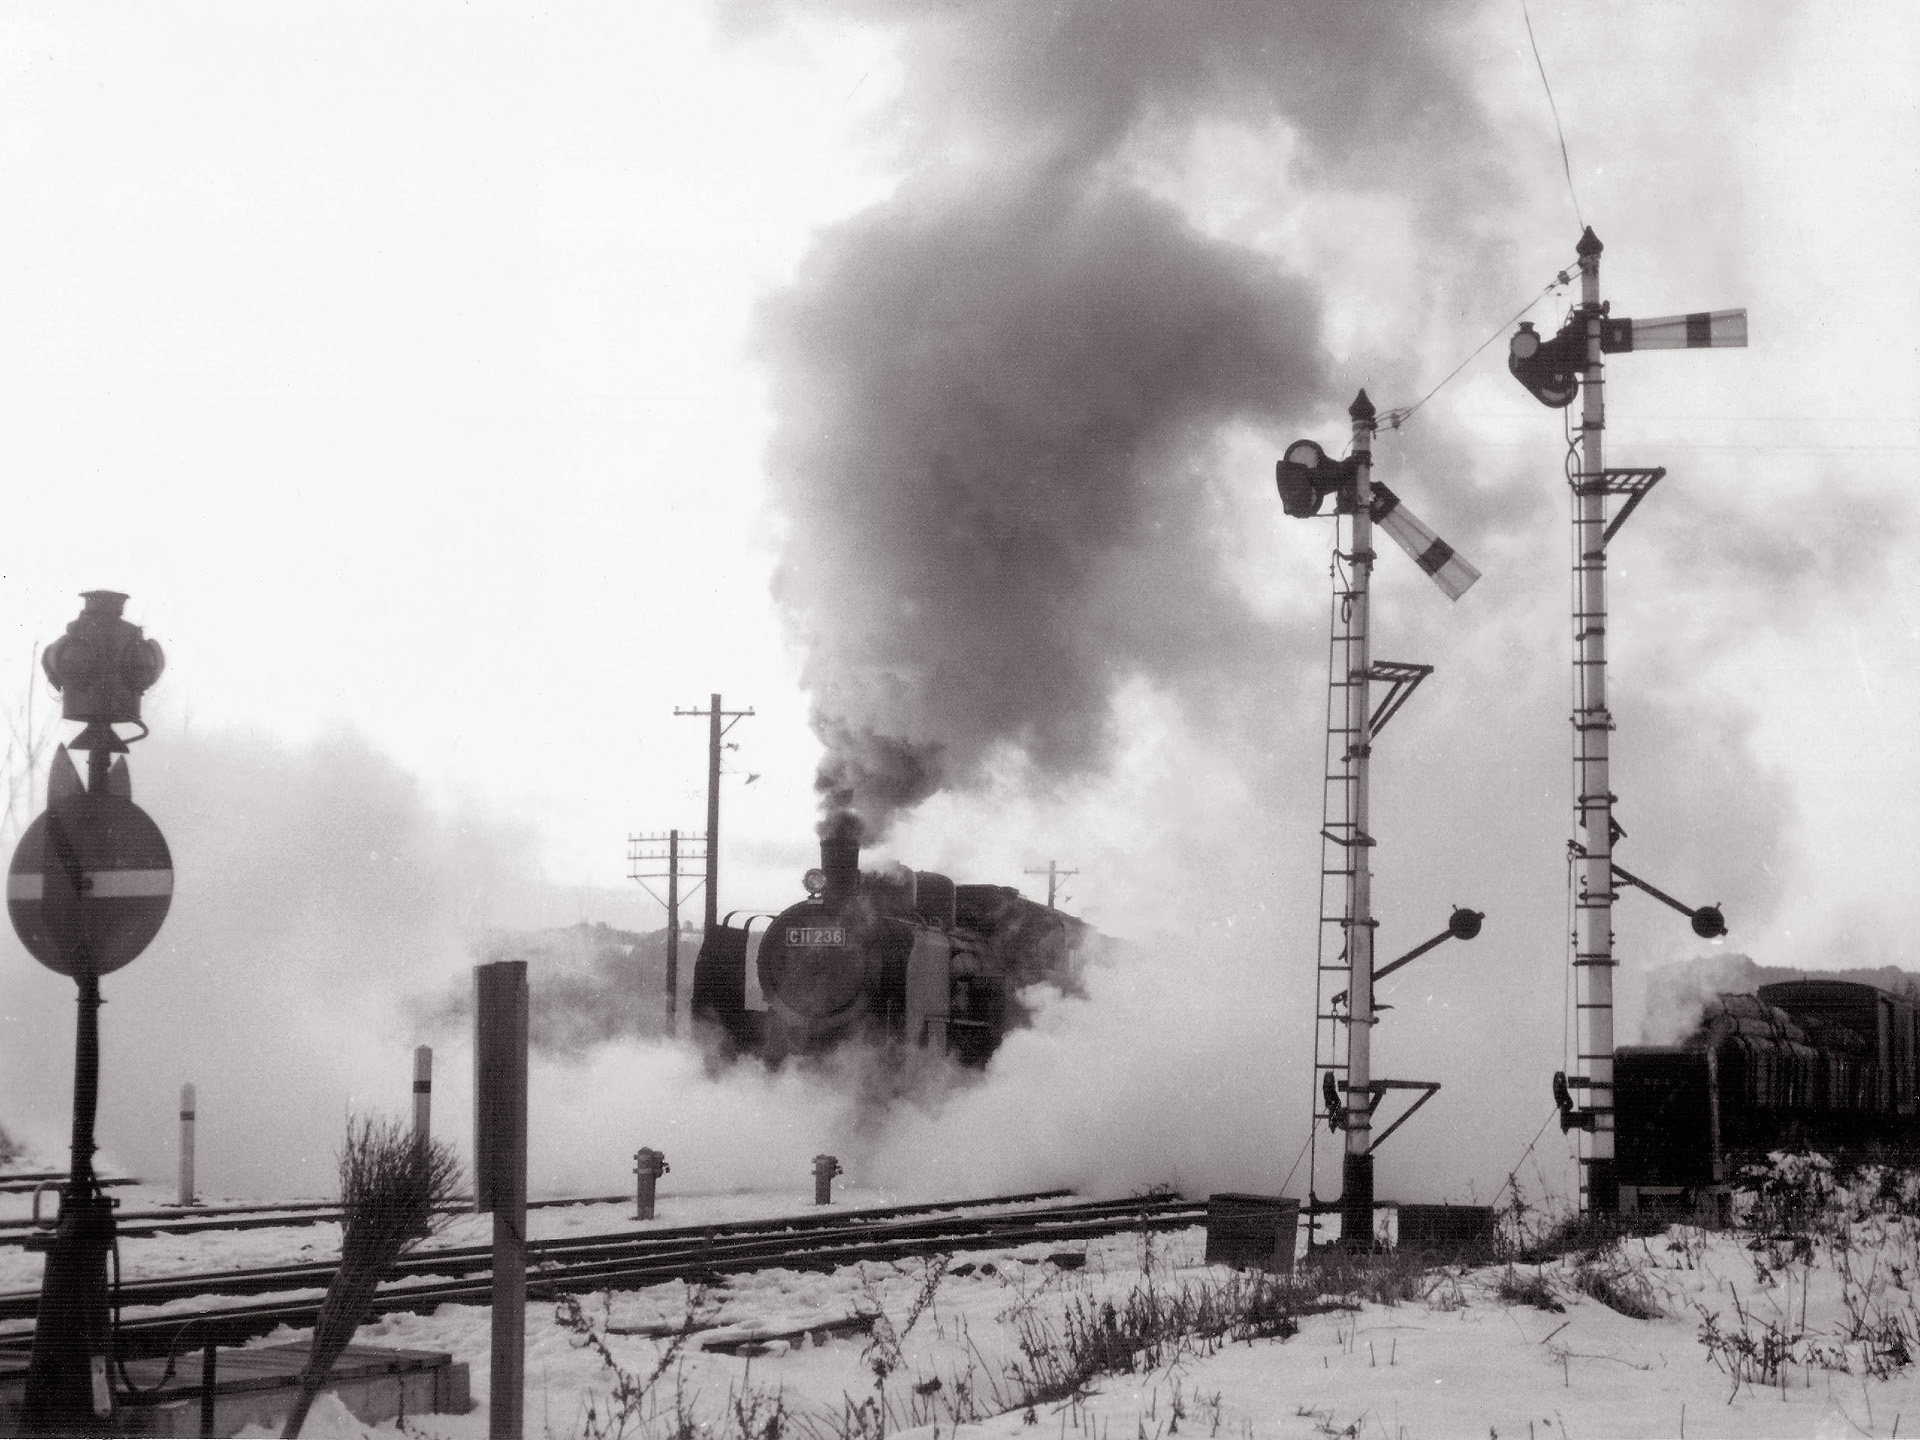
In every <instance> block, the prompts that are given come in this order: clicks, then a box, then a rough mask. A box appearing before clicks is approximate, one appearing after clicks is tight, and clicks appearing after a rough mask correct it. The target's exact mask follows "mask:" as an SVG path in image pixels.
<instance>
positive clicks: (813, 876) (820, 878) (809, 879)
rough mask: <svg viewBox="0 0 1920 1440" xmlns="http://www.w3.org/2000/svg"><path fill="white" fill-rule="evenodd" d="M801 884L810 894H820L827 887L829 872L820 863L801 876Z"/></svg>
mask: <svg viewBox="0 0 1920 1440" xmlns="http://www.w3.org/2000/svg"><path fill="white" fill-rule="evenodd" d="M800 884H801V886H802V887H803V888H804V889H805V890H806V892H807V894H809V895H818V894H819V893H820V892H821V891H823V890H825V889H826V888H827V872H826V871H824V870H822V869H821V868H820V867H819V866H818V865H816V866H814V867H813V869H811V870H809V871H807V873H806V874H805V875H803V876H801V877H800Z"/></svg>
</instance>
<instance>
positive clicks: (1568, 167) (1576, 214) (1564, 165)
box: [1520, 0, 1587, 230]
mask: <svg viewBox="0 0 1920 1440" xmlns="http://www.w3.org/2000/svg"><path fill="white" fill-rule="evenodd" d="M1520 18H1521V19H1522V20H1524V21H1526V22H1527V44H1528V45H1529V46H1531V47H1532V48H1533V63H1534V67H1535V68H1536V69H1538V70H1539V72H1540V84H1541V86H1542V87H1543V88H1544V89H1545V90H1546V92H1547V109H1548V110H1550V111H1552V112H1553V133H1554V134H1555V135H1557V136H1559V137H1560V168H1561V169H1562V170H1563V171H1565V172H1566V176H1567V198H1568V199H1569V200H1571V201H1573V218H1574V219H1576V220H1578V221H1579V222H1580V228H1581V229H1582V230H1585V229H1586V228H1587V220H1586V217H1585V216H1584V215H1582V214H1581V213H1580V197H1579V196H1578V195H1577V194H1575V193H1574V189H1573V162H1572V161H1571V160H1569V159H1567V132H1566V131H1565V130H1562V129H1561V128H1560V107H1559V106H1558V105H1556V104H1554V103H1553V86H1551V85H1549V84H1548V83H1547V67H1546V65H1545V63H1544V62H1542V61H1541V59H1540V42H1539V41H1537V40H1535V39H1534V38H1533V16H1531V15H1529V14H1528V13H1527V0H1520Z"/></svg>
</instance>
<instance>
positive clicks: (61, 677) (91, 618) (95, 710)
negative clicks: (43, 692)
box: [40, 590, 167, 750]
mask: <svg viewBox="0 0 1920 1440" xmlns="http://www.w3.org/2000/svg"><path fill="white" fill-rule="evenodd" d="M81 598H82V599H83V600H85V601H86V605H85V607H84V608H83V609H82V610H81V611H80V617H79V618H78V619H77V620H75V621H74V622H73V623H72V624H70V625H68V626H67V633H66V634H65V635H62V636H61V637H60V638H59V639H58V640H55V641H54V642H53V643H52V644H51V645H49V646H47V648H46V651H45V652H44V653H43V654H42V655H41V657H40V665H41V668H42V669H44V670H45V671H46V672H47V679H48V680H49V681H50V682H52V685H53V688H54V689H55V690H57V691H59V692H60V714H61V716H62V717H63V718H64V719H67V720H83V721H85V722H86V725H87V728H86V730H85V731H84V732H83V733H82V734H81V735H80V737H79V738H77V739H76V740H75V741H74V742H73V743H74V744H75V745H76V746H78V747H79V748H80V749H83V750H92V749H97V748H100V749H106V750H125V749H126V748H127V747H126V743H125V742H124V741H122V740H121V739H119V737H117V736H116V735H114V733H113V730H112V728H111V727H112V726H114V725H115V724H123V723H124V724H129V725H139V724H141V723H142V722H141V719H140V697H141V696H142V695H143V694H145V693H146V691H147V690H148V689H149V688H150V687H151V686H152V685H153V683H154V681H156V680H158V679H159V678H160V672H161V671H162V670H164V669H166V663H167V661H166V656H165V655H164V654H163V653H162V652H161V649H160V643H159V642H158V641H157V640H149V639H147V638H145V636H143V635H142V634H141V632H140V627H139V626H138V625H135V624H132V623H131V622H129V621H127V620H123V619H122V618H121V616H120V612H121V610H122V609H123V608H124V607H125V606H126V603H127V597H126V596H125V595H122V594H121V593H120V592H119V591H117V590H89V591H87V592H86V593H85V594H84V595H83V596H82V597H81Z"/></svg>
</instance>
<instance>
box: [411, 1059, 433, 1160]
mask: <svg viewBox="0 0 1920 1440" xmlns="http://www.w3.org/2000/svg"><path fill="white" fill-rule="evenodd" d="M413 1138H414V1140H415V1141H417V1142H418V1143H419V1144H422V1145H425V1144H426V1143H427V1142H428V1141H429V1140H431V1139H433V1047H432V1046H431V1045H421V1046H419V1047H417V1048H416V1049H415V1050H414V1052H413Z"/></svg>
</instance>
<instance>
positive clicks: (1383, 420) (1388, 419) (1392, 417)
mask: <svg viewBox="0 0 1920 1440" xmlns="http://www.w3.org/2000/svg"><path fill="white" fill-rule="evenodd" d="M1571 279H1572V274H1571V272H1570V271H1567V270H1562V271H1560V272H1559V274H1557V275H1555V276H1554V277H1553V279H1552V280H1550V281H1548V282H1547V284H1546V285H1545V286H1544V287H1543V288H1542V289H1541V291H1540V293H1539V294H1538V295H1536V296H1534V297H1533V298H1532V299H1531V300H1529V301H1527V303H1526V304H1524V305H1522V306H1521V307H1520V308H1519V309H1518V310H1516V311H1514V312H1513V315H1512V317H1511V318H1510V319H1508V320H1505V321H1503V322H1502V323H1500V324H1499V325H1497V326H1495V327H1494V330H1493V333H1492V334H1490V335H1489V336H1487V338H1486V339H1484V340H1482V341H1481V342H1480V343H1479V344H1478V345H1476V346H1474V347H1473V349H1472V350H1471V351H1469V352H1468V354H1467V358H1466V359H1464V360H1462V361H1461V362H1460V363H1459V364H1458V365H1456V366H1454V367H1453V369H1451V370H1449V371H1448V372H1447V373H1446V376H1445V378H1443V379H1442V380H1441V381H1440V383H1439V384H1438V385H1435V386H1434V387H1433V389H1431V390H1429V391H1427V393H1426V394H1424V395H1422V396H1421V397H1420V398H1419V399H1418V400H1416V401H1414V402H1413V403H1412V404H1411V405H1399V406H1396V407H1395V408H1393V409H1391V410H1386V411H1383V412H1382V413H1381V415H1380V423H1379V428H1380V429H1382V430H1398V429H1399V428H1400V427H1401V426H1402V425H1404V424H1405V423H1406V422H1407V421H1408V420H1409V419H1411V418H1412V416H1413V412H1414V411H1416V410H1418V409H1419V408H1420V407H1421V406H1422V405H1424V404H1426V403H1427V401H1429V400H1431V399H1432V398H1433V397H1434V396H1436V395H1438V394H1439V393H1440V391H1441V389H1442V388H1443V387H1444V386H1445V385H1446V384H1447V382H1448V381H1449V380H1452V379H1453V377H1454V376H1456V375H1458V374H1459V373H1460V372H1461V371H1462V370H1464V369H1466V368H1467V366H1469V365H1471V364H1472V363H1473V361H1474V359H1475V358H1476V357H1477V356H1478V355H1479V354H1480V352H1481V351H1482V350H1484V349H1486V348H1487V346H1489V345H1491V344H1492V343H1493V342H1494V341H1496V340H1498V339H1499V338H1500V336H1501V335H1502V334H1504V333H1505V331H1506V329H1507V327H1508V326H1510V325H1514V324H1517V323H1518V322H1519V320H1520V319H1521V317H1522V316H1524V315H1525V314H1526V313H1527V312H1528V311H1529V310H1531V309H1533V307H1534V306H1536V305H1538V304H1539V303H1540V302H1541V301H1542V300H1544V299H1546V298H1547V296H1549V295H1551V294H1552V293H1553V292H1554V291H1556V290H1558V289H1561V288H1562V287H1563V286H1565V285H1567V284H1569V283H1570V282H1571Z"/></svg>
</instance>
